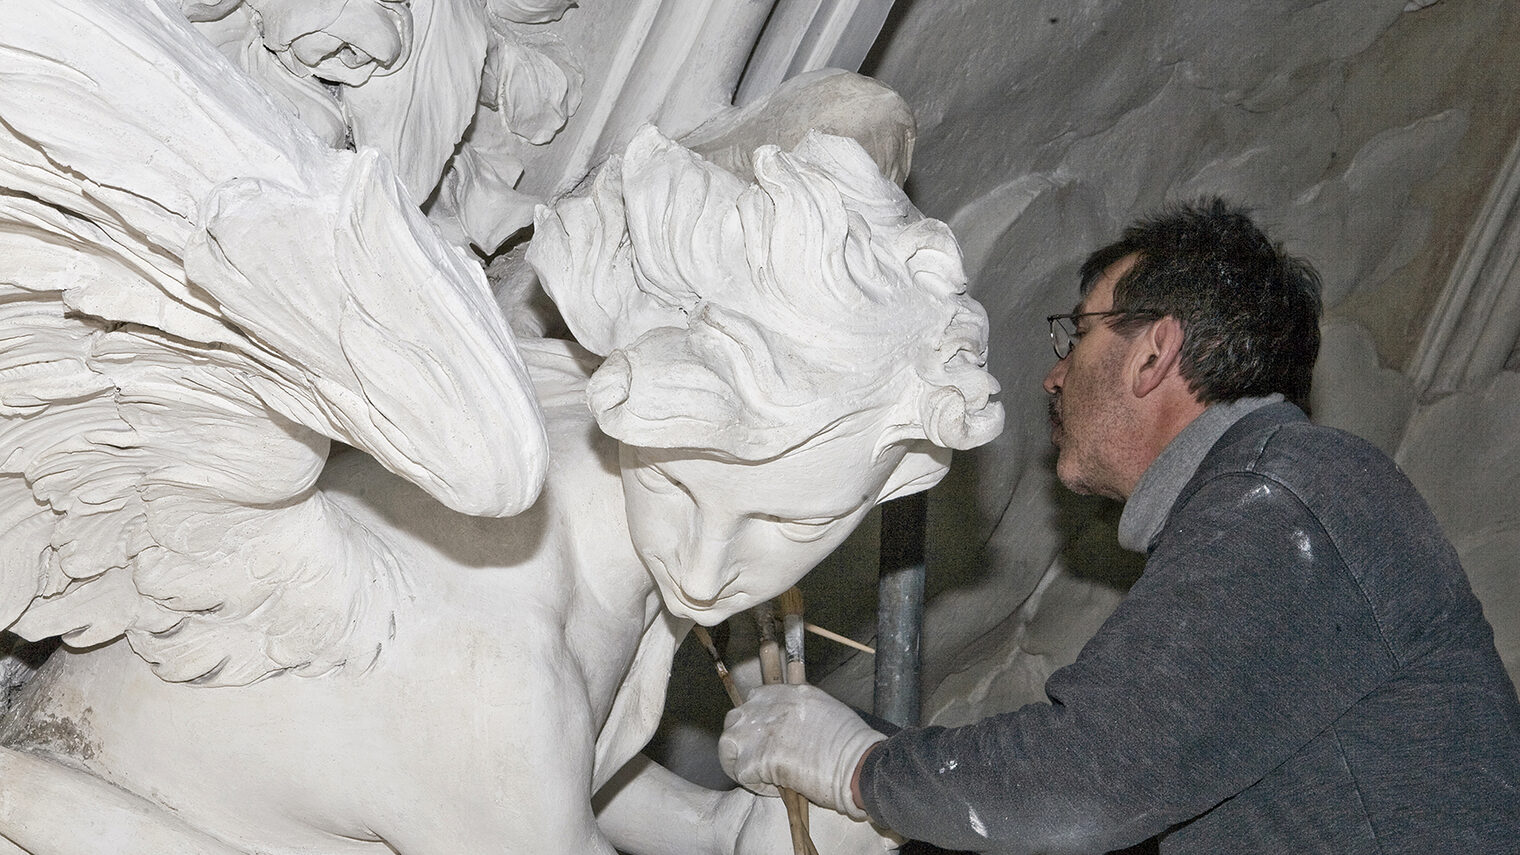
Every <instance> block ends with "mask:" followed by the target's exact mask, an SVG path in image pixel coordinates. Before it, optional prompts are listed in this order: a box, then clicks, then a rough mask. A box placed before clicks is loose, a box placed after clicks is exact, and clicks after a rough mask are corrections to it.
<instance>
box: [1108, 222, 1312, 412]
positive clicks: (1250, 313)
mask: <svg viewBox="0 0 1520 855" xmlns="http://www.w3.org/2000/svg"><path fill="white" fill-rule="evenodd" d="M1129 256H1134V257H1135V261H1134V265H1133V266H1132V267H1130V269H1129V271H1128V272H1127V273H1126V274H1125V275H1124V276H1122V277H1120V279H1119V280H1118V281H1117V282H1116V283H1115V284H1114V299H1113V305H1112V308H1113V309H1115V310H1118V311H1122V312H1124V313H1125V314H1124V315H1120V316H1116V317H1114V318H1113V319H1112V320H1110V321H1109V323H1111V324H1112V325H1113V327H1114V329H1115V330H1116V331H1118V332H1121V333H1133V332H1135V331H1138V330H1139V329H1141V328H1142V327H1144V326H1145V325H1146V324H1147V323H1148V322H1149V321H1152V320H1155V319H1156V318H1160V317H1166V316H1171V317H1174V318H1176V319H1177V320H1178V321H1180V322H1181V324H1182V330H1183V344H1182V359H1181V366H1180V367H1181V371H1182V376H1183V378H1184V379H1186V380H1187V382H1188V387H1189V388H1190V389H1191V390H1192V391H1193V393H1194V394H1195V395H1196V396H1197V398H1198V400H1199V401H1200V402H1201V403H1204V404H1213V403H1217V402H1225V403H1228V402H1230V401H1235V400H1238V399H1240V398H1249V397H1260V396H1263V395H1269V394H1271V393H1273V392H1277V393H1280V394H1281V395H1282V396H1283V397H1285V398H1287V399H1288V400H1290V401H1295V402H1298V403H1300V404H1302V403H1304V402H1306V401H1307V400H1308V397H1309V383H1310V378H1311V375H1312V374H1313V372H1314V360H1315V357H1316V356H1318V354H1319V316H1320V282H1319V275H1318V274H1317V273H1316V272H1315V271H1314V268H1313V267H1311V266H1309V264H1308V263H1307V262H1305V261H1303V260H1301V259H1298V258H1295V257H1293V256H1291V255H1288V254H1286V253H1284V252H1283V250H1282V246H1281V245H1280V244H1277V243H1274V242H1273V241H1272V240H1271V239H1270V238H1268V237H1267V236H1266V234H1264V233H1263V232H1262V231H1261V229H1259V228H1257V226H1256V224H1255V223H1253V222H1252V221H1251V218H1250V216H1249V215H1248V214H1247V212H1246V211H1245V210H1243V209H1241V208H1236V207H1232V206H1231V205H1229V204H1227V203H1226V202H1225V201H1224V200H1222V199H1217V198H1216V199H1207V200H1204V201H1201V202H1199V203H1197V204H1193V205H1179V206H1175V207H1171V208H1168V209H1166V210H1165V211H1163V212H1162V213H1160V214H1158V215H1156V216H1154V217H1148V218H1146V219H1142V220H1140V221H1138V222H1136V223H1135V224H1134V225H1131V226H1130V227H1129V228H1127V229H1125V230H1124V234H1123V236H1121V237H1120V238H1119V240H1117V241H1115V242H1113V243H1111V244H1109V245H1108V246H1105V247H1103V248H1102V249H1099V250H1097V251H1096V252H1094V253H1093V254H1092V255H1089V256H1088V257H1087V261H1086V262H1084V263H1083V265H1082V293H1083V295H1084V296H1085V295H1086V294H1088V293H1089V292H1090V291H1091V290H1092V288H1093V286H1094V285H1095V284H1096V283H1097V281H1098V279H1099V277H1101V276H1102V275H1103V272H1104V271H1105V270H1107V269H1109V268H1110V267H1112V266H1113V265H1114V263H1115V262H1117V261H1119V260H1120V259H1123V258H1127V257H1129Z"/></svg>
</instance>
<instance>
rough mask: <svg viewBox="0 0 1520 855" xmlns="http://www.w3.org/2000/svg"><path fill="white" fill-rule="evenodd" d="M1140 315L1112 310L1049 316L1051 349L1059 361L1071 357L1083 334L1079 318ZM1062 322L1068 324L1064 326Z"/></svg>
mask: <svg viewBox="0 0 1520 855" xmlns="http://www.w3.org/2000/svg"><path fill="white" fill-rule="evenodd" d="M1138 314H1140V313H1137V312H1127V311H1125V310H1123V309H1110V310H1108V311H1106V312H1067V313H1066V314H1063V315H1049V316H1047V317H1046V318H1045V322H1046V323H1048V324H1050V349H1051V350H1053V351H1055V354H1056V359H1057V360H1061V359H1065V358H1066V357H1068V356H1071V349H1072V348H1073V347H1076V346H1077V339H1079V338H1081V337H1082V333H1081V332H1080V331H1078V330H1077V319H1078V318H1114V317H1120V316H1123V315H1131V316H1135V315H1138ZM1062 321H1065V322H1066V323H1065V324H1062V323H1061V322H1062Z"/></svg>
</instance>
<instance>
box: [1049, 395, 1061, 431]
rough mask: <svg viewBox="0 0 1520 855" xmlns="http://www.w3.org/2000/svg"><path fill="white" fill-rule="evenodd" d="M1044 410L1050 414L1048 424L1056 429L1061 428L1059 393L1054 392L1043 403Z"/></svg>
mask: <svg viewBox="0 0 1520 855" xmlns="http://www.w3.org/2000/svg"><path fill="white" fill-rule="evenodd" d="M1045 409H1046V410H1047V411H1048V412H1049V413H1050V423H1051V424H1053V425H1055V426H1056V427H1060V426H1061V393H1060V392H1056V393H1055V394H1053V395H1051V396H1050V398H1049V400H1047V401H1046V402H1045Z"/></svg>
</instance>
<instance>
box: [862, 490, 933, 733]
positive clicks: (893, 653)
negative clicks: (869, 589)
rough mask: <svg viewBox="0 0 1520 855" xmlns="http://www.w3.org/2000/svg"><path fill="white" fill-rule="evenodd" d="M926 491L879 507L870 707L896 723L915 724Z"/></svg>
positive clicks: (906, 725) (917, 698)
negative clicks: (873, 677)
mask: <svg viewBox="0 0 1520 855" xmlns="http://www.w3.org/2000/svg"><path fill="white" fill-rule="evenodd" d="M927 509H928V502H927V500H926V499H925V494H924V493H915V494H913V495H911V496H905V497H903V498H901V499H897V500H895V501H892V502H888V503H887V504H885V505H883V506H882V509H881V561H880V583H879V588H878V592H877V605H876V694H875V698H874V702H873V706H874V712H875V713H876V715H877V716H879V717H880V718H884V719H886V720H887V721H889V722H891V723H893V724H895V725H897V726H899V727H912V726H914V725H917V724H918V718H919V703H920V698H919V694H920V691H921V690H920V688H919V673H920V652H919V648H920V639H921V638H922V635H923V620H924V529H925V518H926V514H927Z"/></svg>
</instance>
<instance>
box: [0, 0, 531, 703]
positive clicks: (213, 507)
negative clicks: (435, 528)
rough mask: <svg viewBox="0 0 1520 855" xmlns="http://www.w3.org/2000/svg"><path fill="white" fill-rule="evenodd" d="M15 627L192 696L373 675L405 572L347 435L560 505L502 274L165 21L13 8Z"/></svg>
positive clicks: (0, 77)
mask: <svg viewBox="0 0 1520 855" xmlns="http://www.w3.org/2000/svg"><path fill="white" fill-rule="evenodd" d="M0 19H3V20H5V21H6V25H5V26H4V27H3V28H0V258H3V259H4V261H3V262H0V627H8V628H10V629H11V630H12V631H14V632H16V633H18V634H20V635H23V636H25V637H28V638H42V637H47V636H51V635H62V636H63V637H64V639H65V641H66V642H68V643H70V644H75V645H81V646H82V645H89V644H94V643H99V642H102V641H106V640H109V639H112V638H115V637H118V636H120V635H123V634H125V635H126V636H127V638H128V639H129V640H130V642H131V643H132V645H133V647H134V648H135V649H136V650H137V651H138V653H139V654H140V655H142V656H143V658H144V659H146V660H147V661H148V662H149V663H150V664H152V665H153V667H154V669H155V671H156V672H157V673H158V674H159V675H160V676H162V677H164V678H165V679H170V680H197V681H202V682H207V683H219V684H236V683H245V682H249V681H251V680H254V679H258V678H259V677H261V676H263V675H266V674H269V673H273V672H277V671H294V672H296V673H302V674H318V673H323V672H326V671H329V670H332V669H334V668H337V667H340V666H345V665H346V666H349V667H353V666H355V665H361V666H362V665H364V664H367V663H368V662H369V661H371V660H372V659H373V658H374V656H375V655H376V653H377V651H378V649H379V648H380V646H381V645H383V643H384V642H385V640H386V639H387V638H389V637H390V635H391V634H392V633H393V632H394V631H396V628H395V627H394V626H393V621H394V618H393V614H392V610H391V608H390V603H391V602H392V601H393V600H394V598H395V597H397V596H399V595H401V594H402V592H403V591H404V587H405V577H404V575H403V574H402V573H401V572H400V571H399V569H398V568H397V567H396V566H395V562H394V561H393V559H392V558H391V556H390V555H389V553H388V551H387V549H386V548H385V546H384V544H383V543H382V542H381V541H380V540H379V539H377V538H376V537H374V536H373V535H372V534H370V533H368V532H366V531H364V530H362V529H361V528H359V527H358V526H357V525H356V524H354V523H353V521H352V520H350V519H348V518H346V517H344V516H343V515H342V513H341V512H340V511H338V510H337V509H336V508H335V507H333V506H332V505H331V504H329V503H328V502H327V501H326V500H325V499H324V497H323V496H322V494H321V493H320V492H319V491H317V490H316V489H315V487H314V484H315V481H316V478H317V475H318V474H319V473H320V471H321V469H322V466H323V464H324V461H325V459H326V454H327V450H328V446H329V441H330V440H332V439H336V440H339V441H341V442H343V443H346V444H348V445H352V446H355V447H357V448H359V449H362V450H363V451H365V452H368V453H369V454H371V455H373V456H374V457H375V458H376V459H377V460H378V461H380V462H381V463H382V464H383V465H384V466H386V467H387V468H389V469H390V470H391V471H393V472H395V473H396V474H398V475H400V476H402V477H404V478H406V479H408V480H411V481H413V482H415V483H416V484H418V485H419V486H420V487H422V488H423V489H425V490H427V491H428V492H429V493H430V494H432V495H433V496H435V497H436V498H438V499H439V500H440V501H442V502H443V503H445V504H446V505H448V506H450V507H452V508H454V509H456V510H459V511H462V512H466V513H472V514H486V515H497V516H505V515H510V514H513V513H516V512H518V511H521V510H523V509H524V508H526V507H527V506H528V505H530V504H531V503H532V501H533V500H534V498H535V497H536V496H537V493H538V490H539V488H540V486H541V484H542V479H543V473H544V469H545V456H546V451H545V449H546V443H545V440H544V436H543V427H542V420H541V418H540V416H539V413H538V410H537V405H536V403H535V402H534V399H533V396H532V390H531V386H530V384H529V381H528V379H527V374H526V371H525V369H524V368H523V365H522V362H521V359H520V358H519V356H518V353H517V350H516V347H515V344H514V342H513V340H512V337H511V334H510V333H509V332H508V330H507V327H506V325H505V323H504V322H503V321H502V319H501V318H500V316H499V314H498V313H497V311H496V310H495V308H494V304H493V303H492V301H491V298H490V295H489V293H488V290H487V287H486V284H485V280H484V277H483V274H482V273H481V271H480V269H479V266H478V265H477V264H476V263H474V262H473V261H472V260H470V259H467V258H465V257H463V256H462V255H460V254H459V253H458V252H457V251H456V250H454V249H452V248H451V247H449V246H447V245H446V244H445V243H444V242H443V241H441V240H440V239H439V238H438V237H437V235H436V233H435V232H434V231H433V229H432V227H431V226H429V225H428V224H427V223H426V221H425V220H424V218H423V217H422V215H421V214H420V213H419V212H418V211H417V208H416V205H415V203H414V202H412V201H411V200H410V198H409V197H408V195H407V194H406V192H405V190H404V189H403V188H402V184H401V182H400V181H399V180H398V179H397V177H396V176H395V175H394V173H393V171H392V170H391V168H390V166H389V165H388V163H387V161H386V160H385V159H384V158H383V157H382V156H380V155H378V154H375V153H374V152H372V151H361V152H359V153H357V154H356V153H352V152H345V151H332V150H329V149H327V148H326V147H324V146H323V145H322V144H321V143H320V142H318V141H317V140H316V138H315V137H314V136H312V134H311V133H310V132H308V131H306V130H305V129H304V128H303V127H302V126H300V125H299V124H298V123H297V122H296V121H295V119H294V117H292V116H290V115H288V114H286V113H284V112H282V110H281V109H280V108H277V107H276V106H275V105H274V104H273V103H272V102H271V101H270V100H269V99H267V98H266V97H264V96H263V95H262V94H261V93H260V92H259V91H258V90H257V89H256V88H255V87H254V86H253V85H252V84H251V82H250V81H249V80H248V78H247V77H246V76H245V75H243V74H242V73H241V72H239V71H237V70H236V69H235V68H234V67H233V66H231V65H230V64H228V63H227V62H226V60H224V59H223V58H222V57H221V56H220V55H219V54H217V52H216V51H215V50H214V49H213V48H212V47H211V45H210V44H209V43H208V42H206V41H205V40H204V39H203V38H201V37H200V36H198V35H197V34H196V33H195V31H194V30H193V29H191V28H190V26H189V25H188V23H187V22H186V21H185V19H184V18H183V16H182V15H181V14H180V13H179V10H178V9H177V8H176V7H175V6H174V5H173V4H170V3H167V2H161V0H49V2H47V3H37V2H35V0H0Z"/></svg>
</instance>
